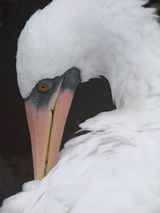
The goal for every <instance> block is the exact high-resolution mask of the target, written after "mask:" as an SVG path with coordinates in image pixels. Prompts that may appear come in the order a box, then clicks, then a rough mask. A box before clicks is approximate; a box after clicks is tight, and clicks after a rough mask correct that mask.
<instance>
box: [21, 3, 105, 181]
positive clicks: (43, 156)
mask: <svg viewBox="0 0 160 213" xmlns="http://www.w3.org/2000/svg"><path fill="white" fill-rule="evenodd" d="M55 2H60V4H59V3H55ZM78 2H79V1H77V3H78ZM64 3H65V4H66V5H65V4H64ZM68 3H69V2H68ZM68 3H67V1H64V2H63V4H64V6H63V5H61V1H53V2H52V3H51V4H50V5H49V6H48V7H46V8H45V9H44V10H41V11H37V12H36V13H35V14H34V15H33V16H32V17H31V18H30V20H29V21H28V22H27V24H26V26H25V27H24V29H23V30H22V32H21V35H20V38H19V41H18V51H17V75H18V84H19V88H20V92H21V94H22V97H23V98H24V99H25V106H26V113H27V119H28V125H29V130H30V136H31V142H32V150H33V151H32V152H33V161H34V174H35V179H42V178H43V177H44V175H45V174H47V173H48V172H49V171H50V170H51V168H53V166H54V165H55V164H56V162H57V156H58V152H59V147H60V142H61V139H62V135H63V129H64V125H65V122H66V118H67V114H68V112H69V108H70V105H71V102H72V98H73V95H74V91H75V89H76V86H77V84H78V83H79V82H80V74H81V80H82V82H85V81H88V80H89V79H90V78H93V77H97V76H98V75H100V73H97V72H95V70H96V71H97V70H101V69H99V68H100V66H99V64H102V63H101V62H102V57H101V55H102V54H100V51H99V49H97V45H98V44H99V42H98V44H97V43H96V42H93V41H94V38H97V32H99V31H98V30H94V28H92V27H88V26H90V24H91V26H92V19H90V18H89V17H88V16H87V15H86V17H88V21H87V19H85V21H84V17H83V13H84V11H85V13H86V14H88V11H87V10H86V9H85V8H86V7H84V8H83V7H81V12H82V13H80V12H79V9H80V8H79V7H78V5H77V3H76V4H74V5H72V4H70V3H69V4H68ZM73 6H74V7H76V10H74V7H73ZM67 7H68V10H67V9H66V8H67ZM76 11H77V12H76ZM64 17H65V18H64ZM97 26H99V25H98V24H97ZM88 30H89V32H88ZM82 32H83V33H82ZM95 32H96V33H95ZM98 41H101V39H98ZM102 43H103V42H102ZM99 46H100V45H99ZM97 58H98V60H96V59H97ZM75 67H76V68H75ZM79 70H80V71H81V73H80V71H79Z"/></svg>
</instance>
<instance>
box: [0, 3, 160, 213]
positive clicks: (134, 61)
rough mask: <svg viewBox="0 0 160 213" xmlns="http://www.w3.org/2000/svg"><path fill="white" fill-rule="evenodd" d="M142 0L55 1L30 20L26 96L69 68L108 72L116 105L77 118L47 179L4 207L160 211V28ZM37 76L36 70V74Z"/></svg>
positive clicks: (21, 59) (23, 42)
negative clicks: (78, 132)
mask: <svg viewBox="0 0 160 213" xmlns="http://www.w3.org/2000/svg"><path fill="white" fill-rule="evenodd" d="M145 3H146V1H143V0H121V1H120V0H99V1H98V0H92V1H91V0H54V1H53V2H52V3H51V4H50V5H48V6H47V7H46V8H44V9H43V10H41V11H38V12H36V13H35V14H34V15H33V16H32V17H31V19H30V20H29V21H28V22H27V24H26V26H25V28H24V30H23V31H22V34H21V36H20V39H19V43H18V54H17V71H18V82H19V86H20V91H21V94H22V96H23V97H24V98H26V97H27V96H28V95H29V94H30V93H31V90H32V89H33V87H34V86H35V84H36V83H37V82H38V81H39V80H41V79H43V78H53V77H55V76H57V75H62V74H63V73H64V72H65V71H66V70H68V69H69V68H71V67H77V68H78V69H80V71H81V79H82V82H85V81H88V80H89V79H90V78H92V77H98V76H99V75H103V76H105V77H106V78H107V79H108V80H109V82H110V86H111V90H112V96H113V100H114V101H115V104H116V107H117V109H116V110H114V111H111V112H103V113H101V114H99V115H97V116H95V117H93V118H91V119H88V120H87V121H85V122H84V123H83V124H81V125H80V127H81V128H82V130H89V131H90V133H87V134H85V135H82V136H79V137H77V138H74V139H72V140H70V141H69V142H68V143H66V145H65V148H64V149H63V150H62V151H61V152H60V154H59V160H58V163H57V165H56V166H55V167H54V168H53V169H52V171H51V172H50V173H49V174H48V175H47V176H46V177H45V178H44V179H43V180H42V181H32V182H29V183H26V184H24V186H23V192H21V193H19V194H17V195H15V196H12V197H11V198H8V199H6V200H5V201H4V204H3V207H2V208H1V210H0V212H1V213H10V212H12V213H21V212H23V213H37V212H39V213H43V212H45V213H50V212H54V213H56V212H57V213H82V212H85V213H98V212H100V213H159V212H160V163H159V162H160V26H159V24H158V21H157V16H156V15H155V10H154V9H149V8H143V7H142V5H144V4H145ZM30 76H32V78H31V77H30Z"/></svg>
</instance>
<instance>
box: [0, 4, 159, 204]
mask: <svg viewBox="0 0 160 213" xmlns="http://www.w3.org/2000/svg"><path fill="white" fill-rule="evenodd" d="M49 2H50V0H0V204H1V202H2V200H3V199H4V198H6V197H8V196H10V195H12V194H15V193H16V192H18V191H21V185H22V184H23V183H24V182H26V181H29V180H32V179H33V167H32V156H31V146H30V138H29V131H28V126H27V121H26V115H25V110H24V102H23V99H22V98H21V96H20V93H19V89H18V86H17V80H16V69H15V63H16V60H15V56H16V48H17V38H18V37H19V34H20V31H21V29H22V28H23V27H24V25H25V22H26V21H27V20H28V19H29V17H30V15H31V14H33V13H34V12H35V11H36V10H37V9H39V8H43V7H44V6H46V5H47V4H48V3H49ZM159 5H160V0H158V1H155V0H153V1H150V4H148V5H147V6H154V7H157V8H158V9H159V7H160V6H159ZM113 109H114V105H113V103H112V99H111V92H110V87H109V84H108V82H107V80H106V79H104V78H102V79H101V80H100V79H93V80H90V81H89V83H84V84H80V85H79V86H78V88H77V91H76V94H75V98H74V100H73V104H72V107H71V110H70V113H69V116H68V120H67V124H66V127H65V132H64V137H63V143H62V147H63V144H64V143H65V142H66V141H67V140H69V139H70V138H72V137H75V136H76V134H75V133H74V132H75V131H76V130H78V125H79V124H80V123H81V122H83V121H85V120H86V119H87V118H90V117H93V116H94V115H96V114H98V113H99V112H102V111H110V110H113Z"/></svg>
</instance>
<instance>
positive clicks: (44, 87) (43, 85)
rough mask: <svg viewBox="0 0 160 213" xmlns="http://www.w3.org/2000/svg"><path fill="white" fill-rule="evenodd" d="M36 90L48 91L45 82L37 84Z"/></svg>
mask: <svg viewBox="0 0 160 213" xmlns="http://www.w3.org/2000/svg"><path fill="white" fill-rule="evenodd" d="M38 90H39V91H41V92H46V91H48V87H47V85H45V84H41V85H39V86H38Z"/></svg>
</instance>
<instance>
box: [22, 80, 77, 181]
mask: <svg viewBox="0 0 160 213" xmlns="http://www.w3.org/2000/svg"><path fill="white" fill-rule="evenodd" d="M67 82H68V79H67ZM63 83H64V82H63ZM63 83H62V82H61V83H60V84H59V86H58V88H57V90H56V91H55V92H54V94H52V97H51V98H50V101H49V103H48V104H47V106H46V105H43V106H42V107H39V108H37V107H36V105H35V104H34V103H33V102H32V101H31V100H30V99H28V100H26V101H25V107H26V114H27V120H28V125H29V130H30V136H31V143H32V155H33V164H34V178H35V180H41V179H42V178H43V177H44V176H45V175H47V174H48V173H49V171H50V170H51V169H52V168H53V167H54V166H55V165H56V163H57V158H58V153H59V149H60V145H61V140H62V136H63V131H64V127H65V123H66V120H67V116H68V113H69V109H70V106H71V103H72V99H73V96H74V92H73V90H71V89H69V88H66V85H65V89H63ZM78 83H79V82H78V81H77V83H76V86H77V84H78ZM76 86H75V87H76ZM74 91H75V90H74Z"/></svg>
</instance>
